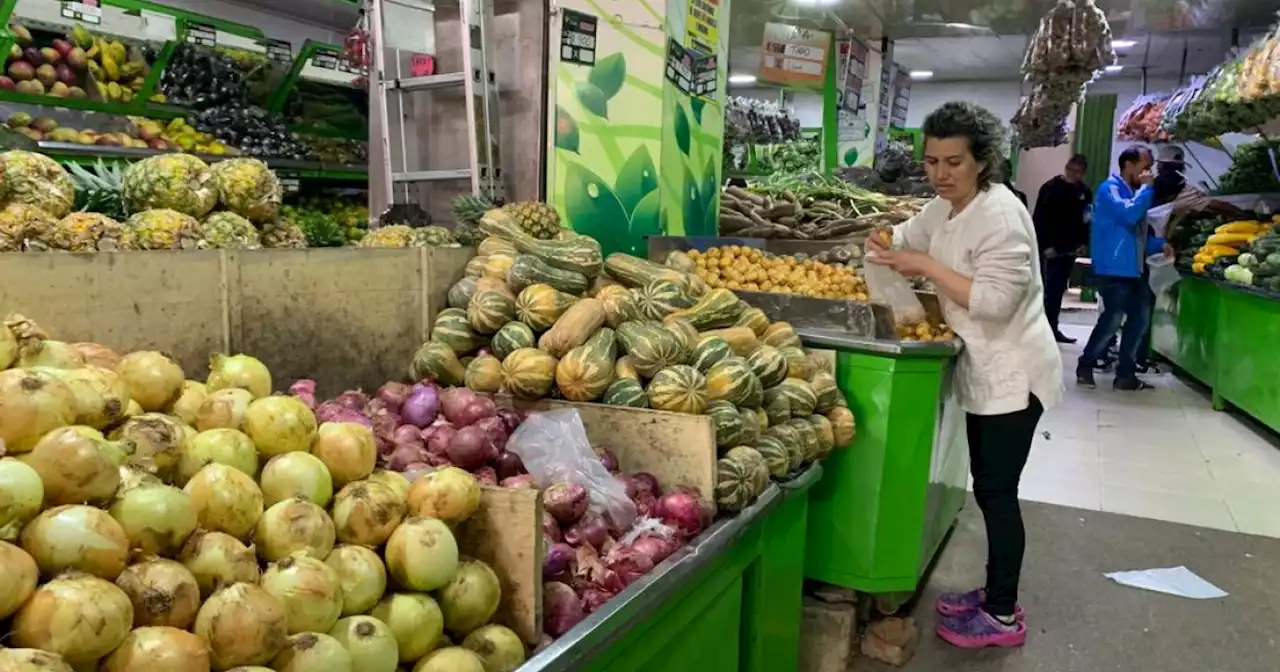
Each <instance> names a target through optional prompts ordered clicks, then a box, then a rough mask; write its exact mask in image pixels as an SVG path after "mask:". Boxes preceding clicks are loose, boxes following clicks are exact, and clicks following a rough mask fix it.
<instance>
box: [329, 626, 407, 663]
mask: <svg viewBox="0 0 1280 672" xmlns="http://www.w3.org/2000/svg"><path fill="white" fill-rule="evenodd" d="M329 636H330V637H333V638H334V639H336V640H338V643H340V644H342V647H343V648H344V649H346V650H347V653H349V654H351V663H352V667H354V668H355V669H357V670H360V672H396V667H397V666H398V665H399V663H400V652H399V649H398V648H397V647H396V638H395V635H393V634H391V628H388V627H387V624H386V623H383V622H382V621H379V620H378V619H376V618H374V617H372V616H348V617H347V618H344V619H342V620H340V621H338V622H337V624H335V625H334V626H333V629H332V630H330V631H329Z"/></svg>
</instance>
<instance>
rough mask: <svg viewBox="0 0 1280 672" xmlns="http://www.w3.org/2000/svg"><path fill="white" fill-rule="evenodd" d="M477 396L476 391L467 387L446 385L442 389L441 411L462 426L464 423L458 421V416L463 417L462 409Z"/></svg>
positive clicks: (454, 422) (450, 420)
mask: <svg viewBox="0 0 1280 672" xmlns="http://www.w3.org/2000/svg"><path fill="white" fill-rule="evenodd" d="M475 398H476V393H475V392H473V391H471V390H470V389H468V388H465V387H446V388H444V389H442V390H440V412H441V413H444V417H445V418H446V419H447V420H448V421H449V422H452V423H453V424H455V425H459V426H461V425H462V424H464V423H461V422H458V418H460V417H462V411H463V409H465V408H466V407H467V404H469V403H471V400H473V399H475Z"/></svg>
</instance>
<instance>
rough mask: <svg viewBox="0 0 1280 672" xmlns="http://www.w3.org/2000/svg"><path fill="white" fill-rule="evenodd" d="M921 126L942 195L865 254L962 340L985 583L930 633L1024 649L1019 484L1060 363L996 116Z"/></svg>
mask: <svg viewBox="0 0 1280 672" xmlns="http://www.w3.org/2000/svg"><path fill="white" fill-rule="evenodd" d="M922 131H923V135H924V138H925V146H924V147H925V149H924V154H925V171H926V172H927V174H928V176H929V182H930V184H932V185H933V188H934V189H935V190H936V191H937V193H938V197H937V198H935V199H933V200H932V201H930V202H929V204H928V205H926V206H925V207H924V209H923V210H921V211H920V214H918V215H917V216H915V217H914V218H912V219H911V220H910V221H907V222H905V223H903V224H901V225H899V226H897V227H896V228H895V229H894V231H893V246H892V249H886V248H885V247H884V246H882V245H879V244H877V243H876V242H871V243H868V247H869V254H868V255H867V261H868V262H869V263H874V264H881V265H884V266H888V267H890V268H893V269H894V270H896V271H898V272H900V273H902V274H904V275H920V276H924V277H926V278H928V279H929V280H931V281H932V282H933V285H934V287H935V288H936V289H937V292H938V296H939V299H940V303H941V305H942V312H943V315H944V316H945V317H946V320H947V324H948V325H950V326H951V328H952V330H953V331H954V332H955V333H956V335H958V336H959V337H960V338H961V339H963V340H964V350H963V351H962V352H961V354H960V357H959V361H958V363H957V370H956V374H957V375H956V377H955V394H956V397H957V400H958V401H959V403H960V406H961V408H963V409H964V410H965V412H966V414H967V416H966V425H967V427H966V429H967V434H968V439H969V457H970V462H971V463H972V464H971V469H972V472H973V494H974V498H975V499H977V501H978V506H979V507H980V508H981V509H982V514H983V518H984V520H985V521H986V527H987V551H988V554H987V582H986V586H985V587H984V588H982V589H978V590H974V591H970V592H968V593H960V594H949V595H943V596H942V597H941V598H940V599H939V600H938V604H937V608H938V611H939V613H941V614H942V616H943V618H941V619H940V620H939V623H938V626H937V633H938V635H939V636H940V637H942V638H943V639H944V640H946V641H947V642H949V643H951V644H953V645H955V646H960V647H965V648H981V647H986V646H1021V645H1022V644H1023V643H1024V642H1025V641H1026V637H1027V629H1026V625H1025V623H1024V619H1023V617H1022V610H1021V608H1020V607H1018V606H1017V593H1018V580H1019V577H1020V575H1021V572H1022V556H1023V550H1024V548H1025V546H1026V532H1025V529H1024V527H1023V524H1022V512H1021V510H1020V509H1019V507H1018V481H1019V479H1020V478H1021V476H1022V469H1023V467H1024V466H1025V465H1026V462H1027V455H1028V454H1029V453H1030V451H1031V442H1032V438H1033V436H1034V435H1035V428H1036V423H1037V422H1039V420H1040V416H1041V414H1043V413H1044V411H1045V409H1047V408H1050V407H1051V406H1053V405H1054V404H1056V403H1058V402H1059V401H1060V400H1061V399H1062V392H1063V387H1062V358H1061V356H1060V355H1059V353H1058V346H1057V343H1056V342H1055V341H1054V337H1053V331H1052V330H1051V328H1050V327H1049V321H1048V320H1047V319H1046V318H1045V314H1044V307H1043V306H1044V286H1043V284H1042V282H1041V279H1040V269H1039V260H1038V258H1037V254H1036V250H1038V249H1039V247H1038V245H1037V244H1036V239H1035V235H1036V234H1035V228H1034V226H1033V225H1032V222H1031V216H1030V214H1028V213H1027V208H1026V207H1025V206H1024V205H1023V204H1022V203H1021V202H1020V201H1019V200H1018V198H1017V197H1016V196H1015V195H1014V194H1013V192H1011V191H1009V189H1008V188H1007V187H1005V186H1004V185H1002V184H1001V183H1000V182H1001V176H1000V174H999V173H1000V170H1001V168H1002V165H1003V147H1004V142H1003V138H1004V134H1003V129H1002V127H1001V124H1000V121H999V119H997V118H996V117H995V115H993V114H991V113H990V112H988V111H987V110H985V109H983V108H981V107H978V106H976V105H972V104H969V103H947V104H945V105H943V106H942V107H939V108H938V109H937V110H935V111H934V112H933V113H932V114H930V115H929V116H928V118H926V119H925V121H924V125H923V128H922ZM872 238H873V239H875V238H876V237H875V236H872Z"/></svg>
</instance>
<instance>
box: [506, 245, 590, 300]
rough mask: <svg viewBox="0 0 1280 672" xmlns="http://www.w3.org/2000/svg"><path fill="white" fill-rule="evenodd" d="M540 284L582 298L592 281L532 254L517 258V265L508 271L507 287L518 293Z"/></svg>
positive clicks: (513, 265) (514, 264) (512, 265)
mask: <svg viewBox="0 0 1280 672" xmlns="http://www.w3.org/2000/svg"><path fill="white" fill-rule="evenodd" d="M538 283H542V284H547V285H551V286H552V287H554V288H556V289H558V290H560V291H562V292H564V293H566V294H572V295H574V296H582V295H583V294H585V293H586V291H587V287H588V286H589V284H590V281H588V280H587V276H585V275H583V274H581V273H578V272H575V271H566V270H563V269H559V268H556V267H554V266H551V265H550V264H547V263H545V262H543V261H542V260H541V259H539V258H537V257H535V256H534V255H532V254H521V255H518V256H516V260H515V263H513V264H511V268H510V269H508V270H507V285H508V286H510V287H511V291H513V292H517V293H518V292H520V291H521V290H523V289H524V288H525V287H528V286H529V285H536V284H538Z"/></svg>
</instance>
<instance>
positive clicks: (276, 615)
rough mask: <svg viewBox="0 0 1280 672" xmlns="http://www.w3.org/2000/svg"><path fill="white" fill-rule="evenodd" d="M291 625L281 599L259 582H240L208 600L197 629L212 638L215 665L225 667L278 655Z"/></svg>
mask: <svg viewBox="0 0 1280 672" xmlns="http://www.w3.org/2000/svg"><path fill="white" fill-rule="evenodd" d="M288 627H289V626H288V621H287V619H286V618H285V611H284V606H283V605H281V604H280V601H279V600H277V599H276V598H274V597H272V596H271V594H270V593H268V592H267V591H265V590H263V589H262V588H261V587H259V586H255V585H253V584H251V583H237V584H235V585H232V586H228V587H226V588H223V589H222V590H219V591H218V592H216V593H214V594H213V595H212V596H211V597H210V598H209V599H207V600H205V602H204V604H203V605H202V606H201V607H200V613H199V614H198V615H197V616H196V626H195V633H196V634H197V635H199V636H200V637H201V638H202V639H204V641H206V642H208V644H209V653H210V656H209V658H210V660H211V661H212V662H213V668H214V669H215V670H225V669H227V668H229V667H235V666H237V665H264V664H266V663H267V662H268V661H270V660H271V659H272V658H275V656H276V654H277V653H279V652H280V650H281V649H283V648H284V645H285V644H286V642H287V640H288V638H289V632H288Z"/></svg>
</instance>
